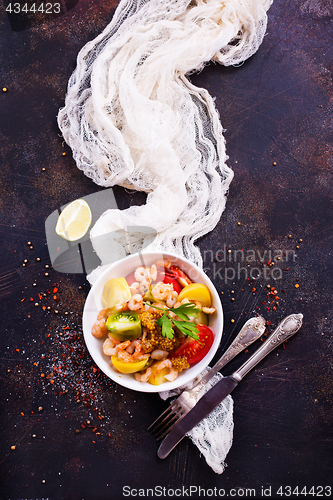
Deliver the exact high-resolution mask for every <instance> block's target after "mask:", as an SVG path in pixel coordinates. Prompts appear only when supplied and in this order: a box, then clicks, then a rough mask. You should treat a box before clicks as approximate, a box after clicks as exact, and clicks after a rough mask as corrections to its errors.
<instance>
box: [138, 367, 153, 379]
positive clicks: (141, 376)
mask: <svg viewBox="0 0 333 500" xmlns="http://www.w3.org/2000/svg"><path fill="white" fill-rule="evenodd" d="M150 375H151V368H147V369H146V370H145V371H144V372H137V373H136V374H135V380H137V381H138V382H148V379H149V377H150Z"/></svg>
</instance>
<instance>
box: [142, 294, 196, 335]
mask: <svg viewBox="0 0 333 500" xmlns="http://www.w3.org/2000/svg"><path fill="white" fill-rule="evenodd" d="M144 304H146V302H144ZM147 305H149V306H150V307H153V308H154V309H159V310H160V311H164V314H163V316H161V317H160V318H158V319H157V320H156V323H157V324H158V326H160V327H161V328H162V336H163V337H166V338H168V339H172V338H173V336H174V334H175V332H174V329H173V327H174V326H175V327H177V328H178V329H179V330H180V331H181V332H182V334H183V335H184V336H185V337H192V338H193V339H195V340H197V341H198V342H199V343H200V344H201V342H200V337H199V336H198V335H197V334H198V333H199V330H198V328H197V326H196V325H195V324H194V323H192V322H191V321H190V316H191V317H195V316H197V314H198V312H200V311H201V309H199V307H197V306H196V305H195V304H192V303H191V302H187V303H186V304H182V305H181V306H179V307H174V308H170V309H168V310H165V309H162V308H161V307H156V306H153V305H152V304H149V303H147ZM169 311H171V312H173V313H174V314H176V315H177V316H178V318H180V319H181V320H182V321H178V320H175V319H174V318H172V317H171V316H170V314H169Z"/></svg>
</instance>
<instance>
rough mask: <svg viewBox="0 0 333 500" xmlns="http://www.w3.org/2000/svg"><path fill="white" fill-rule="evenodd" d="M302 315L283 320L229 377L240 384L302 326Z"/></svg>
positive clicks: (293, 315)
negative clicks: (260, 362)
mask: <svg viewBox="0 0 333 500" xmlns="http://www.w3.org/2000/svg"><path fill="white" fill-rule="evenodd" d="M302 319H303V314H291V315H290V316H287V317H286V318H284V319H283V320H282V321H281V323H280V324H279V326H278V327H277V328H276V329H275V330H274V332H273V333H272V334H271V335H270V336H269V337H268V339H267V340H266V341H265V342H264V343H263V345H262V346H261V347H259V349H257V350H256V351H255V353H254V354H252V356H251V357H250V358H249V359H248V360H247V361H246V362H245V363H244V364H243V365H242V366H241V367H240V368H239V369H238V370H236V371H235V372H234V373H233V374H232V375H231V376H232V377H233V378H234V379H235V380H237V381H238V382H240V381H241V380H242V378H243V377H244V376H245V375H246V374H247V373H248V372H249V371H250V370H252V368H254V367H255V366H256V365H257V364H258V363H259V361H261V360H262V359H263V358H264V357H265V356H267V354H269V353H270V352H271V351H273V349H275V348H276V347H277V346H278V345H280V344H282V343H283V342H285V341H286V340H287V339H289V338H290V337H292V335H294V334H295V333H296V332H297V331H298V330H299V329H300V328H301V326H302Z"/></svg>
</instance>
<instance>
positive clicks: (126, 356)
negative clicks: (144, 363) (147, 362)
mask: <svg viewBox="0 0 333 500" xmlns="http://www.w3.org/2000/svg"><path fill="white" fill-rule="evenodd" d="M118 358H119V359H120V360H121V361H124V362H125V363H131V362H132V361H133V359H132V356H131V354H128V352H126V351H119V352H118Z"/></svg>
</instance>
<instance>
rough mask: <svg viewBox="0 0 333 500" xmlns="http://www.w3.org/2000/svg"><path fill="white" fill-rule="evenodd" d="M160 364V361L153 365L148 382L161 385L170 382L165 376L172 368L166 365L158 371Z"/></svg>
mask: <svg viewBox="0 0 333 500" xmlns="http://www.w3.org/2000/svg"><path fill="white" fill-rule="evenodd" d="M158 364H159V363H157V364H155V365H152V366H151V375H150V377H149V379H148V382H149V383H150V384H152V385H160V384H163V383H164V382H168V380H167V379H166V378H165V375H168V373H170V368H168V367H165V368H162V370H161V371H159V372H158V371H157V366H158Z"/></svg>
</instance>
